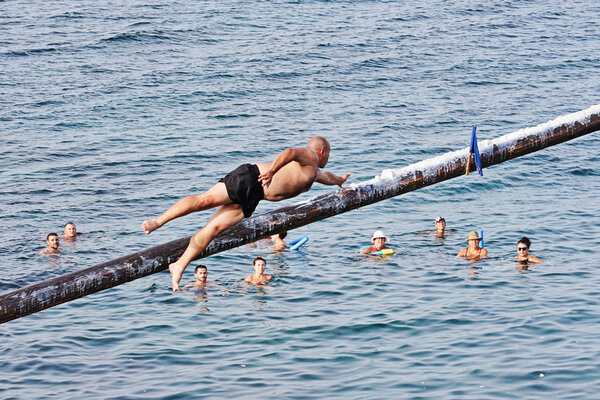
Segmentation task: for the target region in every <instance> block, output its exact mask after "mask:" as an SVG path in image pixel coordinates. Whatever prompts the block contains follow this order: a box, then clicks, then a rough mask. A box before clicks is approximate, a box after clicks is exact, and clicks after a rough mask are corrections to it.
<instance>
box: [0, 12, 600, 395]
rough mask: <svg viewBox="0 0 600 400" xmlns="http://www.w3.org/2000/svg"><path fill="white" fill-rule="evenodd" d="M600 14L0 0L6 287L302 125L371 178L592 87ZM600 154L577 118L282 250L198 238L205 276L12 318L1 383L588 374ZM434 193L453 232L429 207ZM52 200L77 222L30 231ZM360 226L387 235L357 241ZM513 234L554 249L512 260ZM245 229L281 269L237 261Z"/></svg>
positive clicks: (451, 379) (298, 391)
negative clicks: (70, 238)
mask: <svg viewBox="0 0 600 400" xmlns="http://www.w3.org/2000/svg"><path fill="white" fill-rule="evenodd" d="M599 20H600V6H599V5H598V4H597V2H595V1H591V0H588V1H571V2H568V3H565V2H562V1H555V0H550V1H537V0H532V1H495V2H488V1H452V2H437V1H430V0H425V1H420V2H384V1H340V2H327V1H288V2H284V1H274V2H236V1H220V2H192V1H189V0H182V1H176V2H167V3H165V2H141V1H130V2H125V4H123V2H110V1H109V2H92V1H79V2H69V1H67V2H57V1H43V2H42V1H29V2H25V1H5V2H0V132H1V135H2V145H1V146H0V204H1V205H0V221H1V222H2V225H1V226H2V229H1V232H0V254H1V259H2V263H1V266H0V271H1V273H0V293H7V292H9V291H12V290H14V289H17V288H21V287H24V286H27V285H30V284H33V283H37V282H40V281H42V280H46V279H49V278H53V277H56V276H60V275H62V274H65V273H68V272H72V271H76V270H79V269H83V268H87V267H89V266H92V265H95V264H98V263H101V262H104V261H108V260H111V259H114V258H117V257H119V256H122V255H125V254H129V253H132V252H135V251H139V250H141V249H145V248H148V247H151V246H154V245H156V244H160V243H164V242H167V241H170V240H173V239H176V238H180V237H183V236H186V235H189V234H191V233H192V232H194V230H196V229H198V228H199V227H201V226H202V225H203V224H204V223H205V222H206V221H207V220H208V218H209V217H210V213H208V212H205V213H197V214H194V215H190V216H187V217H184V218H181V219H179V220H176V221H173V222H171V223H169V224H168V225H166V226H165V227H163V228H162V229H160V230H158V231H156V232H155V233H153V234H152V235H150V236H146V235H144V234H143V232H142V231H141V229H140V223H141V221H143V220H144V219H145V218H147V217H149V216H155V215H157V214H159V213H161V212H162V211H164V210H165V209H166V208H167V207H169V206H170V205H171V204H172V203H173V202H174V201H176V200H177V199H179V198H180V197H182V196H185V195H188V194H192V193H199V192H201V191H202V190H205V189H207V188H208V187H210V186H212V185H213V184H214V183H215V182H216V181H217V180H218V179H219V178H220V177H222V176H223V175H224V174H226V173H227V172H229V171H230V170H231V169H233V168H234V167H236V166H237V165H238V164H240V163H243V162H247V161H253V160H264V161H268V160H270V159H272V158H273V157H274V156H275V155H276V154H277V153H278V152H280V151H282V150H283V149H285V148H286V147H288V146H303V145H305V143H306V141H307V140H308V138H309V137H310V136H312V135H315V134H320V135H323V136H326V137H327V138H328V139H329V140H330V142H331V143H332V155H331V158H330V162H329V164H328V166H327V169H328V170H331V171H334V172H335V173H337V174H342V173H346V172H351V173H352V176H351V178H350V182H361V181H363V180H366V179H370V178H371V177H373V176H374V175H377V174H379V173H380V171H381V170H382V169H384V168H396V167H402V166H405V165H408V164H411V163H413V162H418V161H421V160H424V159H427V158H430V157H433V156H437V155H440V154H443V153H445V152H447V151H451V150H457V149H461V148H464V147H466V146H467V145H468V141H469V137H470V131H471V126H472V125H473V124H476V125H478V128H479V138H480V139H493V138H496V137H498V136H501V135H503V134H506V133H510V132H512V131H515V130H517V129H520V128H524V127H529V126H534V125H537V124H539V123H543V122H546V121H548V120H551V119H554V118H555V117H558V116H560V115H563V114H567V113H570V112H575V111H579V110H582V109H586V108H588V107H589V106H592V105H594V104H598V103H600V96H599V93H600V77H599V75H600V68H599V67H598V66H599V65H600V59H599V56H598V54H600V53H599V52H598V48H599V46H600V28H599V26H598V21H599ZM599 154H600V136H599V135H598V133H592V134H590V135H587V136H585V137H582V138H580V139H577V140H574V141H572V142H568V143H565V144H562V145H559V146H555V147H553V148H549V149H546V150H543V151H540V152H537V153H534V154H531V155H528V156H525V157H523V158H520V159H516V160H512V161H509V162H507V163H504V164H500V165H497V166H494V167H491V168H488V169H486V170H485V171H484V176H483V178H482V177H479V176H478V175H476V174H475V175H470V176H468V177H461V178H457V179H453V180H451V181H447V182H443V183H440V184H437V185H434V186H431V187H429V188H426V189H422V190H419V191H416V192H412V193H408V194H406V195H403V196H401V197H398V198H394V199H391V200H386V201H383V202H380V203H377V204H374V205H371V206H368V207H365V208H362V209H359V210H355V211H352V212H349V213H346V214H343V215H340V216H337V217H334V218H330V219H327V220H324V221H321V222H317V223H314V224H311V225H309V226H305V227H303V228H300V229H298V230H295V231H292V232H290V234H289V237H290V238H292V239H293V238H295V237H299V236H303V235H308V236H309V237H310V241H309V242H308V243H307V244H306V245H305V246H303V247H302V249H301V251H300V252H298V253H283V254H275V253H271V252H270V251H269V250H268V248H248V247H243V248H238V249H234V250H231V251H228V252H226V253H221V254H219V255H215V256H212V257H210V258H208V259H205V260H204V261H203V262H204V263H205V264H207V265H208V268H209V279H210V280H211V281H214V282H216V283H217V284H219V285H220V288H216V289H213V290H209V291H208V292H207V293H196V292H193V291H188V292H179V293H172V292H171V291H170V283H169V282H170V278H169V275H168V273H166V272H164V273H160V274H157V275H154V276H150V277H147V278H143V279H139V280H137V281H134V282H131V283H128V284H124V285H121V286H119V287H116V288H114V289H110V290H106V291H103V292H100V293H97V294H94V295H90V296H88V297H85V298H82V299H79V300H76V301H73V302H70V303H66V304H63V305H60V306H57V307H54V308H51V309H48V310H45V311H42V312H40V313H37V314H34V315H31V316H27V317H24V318H21V319H18V320H14V321H11V322H8V323H5V324H3V325H0V341H1V342H2V344H1V345H0V366H1V370H2V373H1V374H0V397H2V398H5V399H29V398H32V399H33V398H52V399H65V398H99V399H148V398H155V399H167V398H168V399H183V398H243V399H258V398H289V399H304V398H345V399H395V398H461V399H462V398H469V399H482V398H487V399H504V398H528V399H531V398H544V399H547V398H561V399H568V398H572V399H582V398H587V399H594V398H597V393H598V392H599V391H600V379H599V376H600V367H599V363H598V360H599V359H600V351H599V349H600V338H599V337H598V334H597V333H598V330H599V329H600V326H599V323H600V318H599V315H600V305H599V303H598V297H599V294H600V289H599V288H600V273H598V272H597V271H596V268H597V267H598V264H599V260H600V257H599V256H598V248H599V246H600V228H599V227H598V226H599V225H598V220H599V216H600V205H599V204H600V202H598V201H597V197H598V194H599V193H600V178H599V175H600V174H599V172H598V170H599V169H600V156H599ZM330 190H332V188H331V187H326V186H322V185H318V184H316V185H315V187H313V189H311V191H310V192H308V193H305V194H303V195H301V196H299V197H298V198H297V199H295V200H290V201H284V202H282V203H279V204H276V203H268V202H263V203H261V204H260V205H259V207H258V210H257V212H259V213H260V212H264V211H268V210H271V209H274V208H276V207H279V206H281V205H289V204H293V203H294V202H296V201H298V200H306V199H309V198H310V197H312V196H315V195H317V194H322V193H327V192H328V191H330ZM438 215H443V216H444V217H446V220H447V221H448V228H449V229H452V230H453V233H451V234H449V235H447V236H446V237H445V238H444V239H436V238H435V237H433V236H432V235H427V234H426V235H419V233H421V232H423V231H425V230H429V229H433V220H434V218H435V217H436V216H438ZM67 221H74V222H75V223H76V224H77V227H78V229H79V231H81V232H84V233H86V235H83V236H80V237H79V238H78V239H77V240H76V241H75V242H74V243H62V247H63V253H62V255H61V256H60V257H57V258H51V257H45V256H40V255H38V252H39V251H40V250H42V249H43V248H44V242H43V240H42V239H43V238H44V237H45V236H46V234H47V233H49V232H53V231H58V232H60V231H61V230H62V226H63V224H64V223H65V222H67ZM376 229H383V230H385V232H386V233H387V234H388V236H390V237H391V239H392V240H391V243H390V244H391V245H392V246H393V247H394V248H395V249H396V250H397V254H396V255H395V256H393V257H389V258H387V259H385V260H376V259H363V258H359V257H357V256H356V254H357V250H358V249H359V248H360V247H361V246H364V245H366V244H368V243H369V238H370V235H371V234H372V232H373V231H374V230H376ZM474 229H483V230H484V232H485V237H486V247H487V248H488V251H489V254H490V257H489V258H488V259H487V260H485V261H482V262H479V263H477V264H470V263H467V262H464V261H463V260H460V259H457V258H456V257H455V255H456V253H458V251H459V250H460V248H461V247H464V246H465V241H464V238H465V237H466V235H467V233H468V232H469V231H471V230H474ZM523 235H526V236H528V237H530V238H531V239H532V242H533V244H532V253H533V254H534V255H536V256H538V257H539V258H541V259H543V260H545V263H543V264H540V265H539V266H532V267H531V268H529V269H527V270H521V269H519V268H518V265H517V264H516V263H515V262H514V260H513V257H514V255H515V247H516V241H517V240H518V239H519V238H520V237H522V236H523ZM257 255H261V256H263V257H265V258H266V259H267V263H268V264H267V272H268V273H271V274H273V275H274V279H273V281H272V282H271V283H269V284H267V285H264V286H262V287H248V286H246V285H243V284H241V283H240V282H241V280H243V278H244V277H245V276H247V275H249V274H250V273H251V272H252V267H251V263H252V259H253V258H254V257H256V256H257ZM192 279H193V276H192V271H191V270H190V271H186V274H185V276H184V281H185V282H189V281H191V280H192Z"/></svg>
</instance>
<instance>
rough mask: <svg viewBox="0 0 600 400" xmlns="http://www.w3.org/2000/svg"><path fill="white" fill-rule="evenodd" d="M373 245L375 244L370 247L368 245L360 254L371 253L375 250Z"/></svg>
mask: <svg viewBox="0 0 600 400" xmlns="http://www.w3.org/2000/svg"><path fill="white" fill-rule="evenodd" d="M372 247H373V246H369V247H367V248H366V249H364V250H363V251H361V252H360V254H361V255H367V254H369V253H370V252H372V251H373V249H372Z"/></svg>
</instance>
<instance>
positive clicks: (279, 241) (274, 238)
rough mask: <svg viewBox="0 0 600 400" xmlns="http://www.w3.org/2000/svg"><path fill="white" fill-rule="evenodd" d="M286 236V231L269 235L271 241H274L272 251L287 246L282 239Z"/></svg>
mask: <svg viewBox="0 0 600 400" xmlns="http://www.w3.org/2000/svg"><path fill="white" fill-rule="evenodd" d="M286 236H287V232H285V231H284V232H281V233H278V234H277V235H271V241H272V242H273V243H274V246H273V248H272V250H273V251H281V250H283V249H285V248H286V247H287V244H286V243H285V242H284V241H283V239H285V237H286Z"/></svg>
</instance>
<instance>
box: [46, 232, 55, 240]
mask: <svg viewBox="0 0 600 400" xmlns="http://www.w3.org/2000/svg"><path fill="white" fill-rule="evenodd" d="M50 236H56V237H58V233H55V232H52V233H49V234H48V236H46V240H48V239H50Z"/></svg>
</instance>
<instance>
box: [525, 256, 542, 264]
mask: <svg viewBox="0 0 600 400" xmlns="http://www.w3.org/2000/svg"><path fill="white" fill-rule="evenodd" d="M527 261H529V262H534V263H541V262H544V261H543V260H540V259H539V258H537V257H536V256H532V255H531V254H530V255H529V259H528V260H527Z"/></svg>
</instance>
